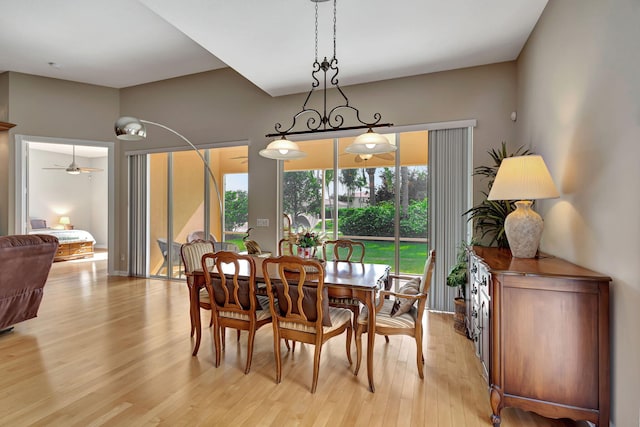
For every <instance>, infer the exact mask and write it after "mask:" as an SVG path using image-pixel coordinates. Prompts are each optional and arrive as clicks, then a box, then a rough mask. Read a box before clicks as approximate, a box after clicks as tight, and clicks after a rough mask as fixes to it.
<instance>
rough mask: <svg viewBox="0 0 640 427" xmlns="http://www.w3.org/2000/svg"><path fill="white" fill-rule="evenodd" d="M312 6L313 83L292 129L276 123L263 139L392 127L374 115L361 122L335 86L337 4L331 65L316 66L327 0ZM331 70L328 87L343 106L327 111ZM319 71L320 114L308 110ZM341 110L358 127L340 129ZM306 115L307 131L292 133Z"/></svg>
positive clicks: (355, 109)
mask: <svg viewBox="0 0 640 427" xmlns="http://www.w3.org/2000/svg"><path fill="white" fill-rule="evenodd" d="M311 1H312V2H315V3H316V4H315V9H316V15H315V25H316V27H315V60H314V62H313V71H312V72H311V78H312V79H313V81H312V82H311V90H310V91H309V93H308V94H307V97H306V98H305V100H304V103H303V104H302V109H301V110H300V111H298V112H297V113H296V114H295V115H294V116H293V122H292V123H291V126H289V127H288V128H287V129H284V130H283V126H282V124H281V123H276V124H275V126H274V128H275V133H269V134H267V135H265V136H266V137H267V138H273V137H281V138H283V137H286V136H287V135H303V134H314V133H322V132H333V131H339V130H353V129H368V130H371V129H373V128H378V127H389V126H393V124H392V123H380V120H381V119H382V115H381V114H380V113H375V114H374V115H373V121H371V122H367V121H364V120H362V119H361V118H360V111H359V110H358V109H357V108H355V107H353V106H351V105H349V98H347V95H346V94H345V93H344V91H343V90H342V88H340V85H339V84H338V74H339V72H340V69H339V68H338V58H337V56H336V1H335V0H334V2H333V57H332V58H331V61H328V60H327V57H325V58H324V60H323V61H322V62H318V2H322V1H326V0H311ZM329 70H331V71H332V72H333V75H332V76H331V79H330V87H329V88H331V87H333V88H335V89H337V90H338V92H339V93H340V95H341V96H342V98H343V100H344V102H343V103H342V104H339V105H336V106H335V107H333V108H331V109H328V108H327V72H329ZM320 71H322V72H323V79H322V82H323V87H322V100H323V105H322V113H321V112H320V111H318V110H316V109H314V108H309V107H308V106H307V104H308V103H309V100H310V99H311V96H312V95H313V93H314V92H315V90H316V88H318V87H319V86H320V79H318V76H317V74H318V73H319V72H320ZM343 110H350V111H351V112H352V113H353V114H354V115H355V118H356V120H357V121H358V123H360V124H359V125H355V126H348V127H343V126H342V125H343V124H344V115H343V113H342V111H343ZM306 115H309V117H308V118H307V119H306V129H305V130H298V131H294V130H293V129H294V128H295V127H296V124H297V122H298V119H299V118H300V117H303V116H306Z"/></svg>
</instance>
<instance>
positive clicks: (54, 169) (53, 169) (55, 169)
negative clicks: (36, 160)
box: [42, 168, 67, 171]
mask: <svg viewBox="0 0 640 427" xmlns="http://www.w3.org/2000/svg"><path fill="white" fill-rule="evenodd" d="M42 169H43V170H50V171H59V170H65V169H67V168H42Z"/></svg>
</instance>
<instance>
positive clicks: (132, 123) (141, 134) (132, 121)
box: [114, 116, 147, 141]
mask: <svg viewBox="0 0 640 427" xmlns="http://www.w3.org/2000/svg"><path fill="white" fill-rule="evenodd" d="M114 130H115V131H116V138H118V139H120V140H123V141H139V140H141V139H143V138H146V137H147V129H146V127H145V125H144V123H142V122H141V121H140V120H138V119H136V118H135V117H128V116H123V117H120V118H119V119H118V120H116V123H115V125H114Z"/></svg>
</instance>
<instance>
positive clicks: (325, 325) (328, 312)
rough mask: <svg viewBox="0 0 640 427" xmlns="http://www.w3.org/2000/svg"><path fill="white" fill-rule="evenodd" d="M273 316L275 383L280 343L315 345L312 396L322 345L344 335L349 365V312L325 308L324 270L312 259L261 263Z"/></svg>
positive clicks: (288, 258) (279, 367)
mask: <svg viewBox="0 0 640 427" xmlns="http://www.w3.org/2000/svg"><path fill="white" fill-rule="evenodd" d="M262 270H263V275H264V278H265V281H266V284H267V295H268V296H269V306H270V308H271V316H272V317H273V348H274V353H275V356H276V383H280V381H281V379H282V357H281V355H280V340H282V339H284V340H289V339H290V340H293V341H294V342H295V341H300V342H303V343H308V344H313V345H315V350H314V357H313V381H312V384H311V393H315V391H316V387H317V385H318V372H319V370H320V353H321V350H322V346H323V345H324V343H325V342H327V341H328V340H329V339H331V338H333V337H335V336H338V335H340V334H342V333H343V332H345V331H346V332H347V343H346V344H347V345H346V350H347V359H348V360H349V365H351V363H352V361H351V335H352V332H353V330H352V326H351V312H350V311H349V310H345V309H343V308H338V307H329V305H328V304H327V302H328V301H327V289H326V288H325V287H324V268H323V267H322V264H320V263H319V262H318V261H316V260H312V259H303V258H299V257H294V256H281V257H277V258H267V259H265V260H264V262H263V263H262Z"/></svg>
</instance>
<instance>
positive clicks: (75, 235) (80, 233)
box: [29, 228, 96, 243]
mask: <svg viewBox="0 0 640 427" xmlns="http://www.w3.org/2000/svg"><path fill="white" fill-rule="evenodd" d="M29 234H51V235H53V236H56V237H57V238H58V240H59V241H60V242H63V243H68V242H78V241H83V242H86V241H89V242H93V243H96V239H94V238H93V236H92V235H91V233H89V232H88V231H85V230H56V229H53V228H38V229H35V230H31V231H30V232H29Z"/></svg>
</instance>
